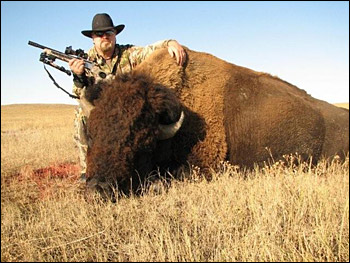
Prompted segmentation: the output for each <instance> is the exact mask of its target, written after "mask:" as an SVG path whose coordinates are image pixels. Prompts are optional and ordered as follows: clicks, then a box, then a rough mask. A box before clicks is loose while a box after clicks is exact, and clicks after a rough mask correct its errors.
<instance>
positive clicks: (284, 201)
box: [1, 105, 349, 262]
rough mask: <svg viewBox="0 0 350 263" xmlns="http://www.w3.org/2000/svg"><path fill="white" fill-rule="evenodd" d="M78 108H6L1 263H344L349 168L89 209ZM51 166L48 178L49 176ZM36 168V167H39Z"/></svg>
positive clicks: (239, 181)
mask: <svg viewBox="0 0 350 263" xmlns="http://www.w3.org/2000/svg"><path fill="white" fill-rule="evenodd" d="M73 115H74V114H73V106H68V105H12V106H5V107H4V106H1V117H2V121H1V153H2V154H1V161H2V162H1V208H2V209H1V261H337V262H341V261H346V262H348V261H349V159H348V158H347V160H346V161H345V162H344V163H339V162H337V160H336V159H335V160H333V161H331V162H326V161H322V162H321V163H320V164H319V165H318V166H317V167H311V166H310V165H308V164H307V163H303V164H301V165H300V166H298V167H295V166H293V165H292V159H295V158H297V157H296V156H286V157H285V159H286V160H285V162H284V163H275V164H272V165H267V166H266V167H261V168H258V167H257V168H256V169H255V170H253V171H250V172H240V171H238V169H237V168H236V167H234V166H232V165H230V164H228V163H222V165H221V167H220V169H219V170H218V172H217V173H215V174H214V179H213V180H212V181H210V182H208V181H205V180H204V179H202V178H201V177H200V170H199V169H198V168H193V170H192V172H191V177H190V178H189V179H186V180H185V181H182V182H180V181H173V182H172V185H171V187H170V188H169V189H168V191H163V192H161V193H159V194H154V193H153V192H147V191H145V193H144V194H143V195H141V196H140V197H135V196H132V197H130V198H120V199H119V200H118V202H117V203H116V204H113V203H101V202H99V201H98V200H93V201H90V202H87V201H86V200H85V199H84V197H83V194H82V189H83V186H82V185H80V184H79V183H78V182H77V176H78V174H79V171H78V168H77V167H78V166H77V150H76V149H75V148H74V144H73V140H72V136H73V131H72V130H73ZM45 167H46V168H45ZM40 168H43V169H40Z"/></svg>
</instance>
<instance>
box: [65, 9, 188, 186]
mask: <svg viewBox="0 0 350 263" xmlns="http://www.w3.org/2000/svg"><path fill="white" fill-rule="evenodd" d="M124 27H125V26H124V25H118V26H114V24H113V21H112V19H111V17H110V16H109V15H108V14H106V13H102V14H96V15H95V16H94V18H93V20H92V30H84V31H82V32H81V33H82V34H83V35H84V36H87V37H89V38H92V40H93V43H94V46H93V47H92V48H91V49H90V50H89V51H88V59H89V60H91V61H94V62H95V63H96V64H97V65H98V68H99V72H102V73H103V74H105V76H104V77H106V76H108V75H109V74H112V75H118V74H122V73H127V72H130V71H131V70H132V69H133V68H134V67H136V66H137V65H138V64H140V63H141V62H142V61H143V60H145V59H146V58H147V57H148V56H149V55H150V54H151V53H152V52H153V51H155V50H157V49H160V48H168V51H169V54H170V56H171V57H174V55H175V57H176V61H177V63H178V64H179V65H183V64H184V62H185V60H186V53H185V51H184V49H183V48H182V46H181V45H180V44H179V43H178V42H177V41H176V40H171V39H170V40H164V41H158V42H156V43H154V44H152V45H148V46H145V47H136V46H133V45H118V44H116V35H118V34H119V33H120V32H122V31H123V29H124ZM69 67H70V69H71V70H72V72H73V76H74V78H73V82H74V85H73V93H75V94H76V95H78V96H79V95H80V94H81V89H82V88H84V87H87V86H88V85H90V84H89V83H91V81H90V80H91V79H93V78H96V77H98V76H93V73H92V72H90V73H86V71H85V69H84V61H83V60H81V59H72V60H70V61H69ZM86 121H87V117H86V116H84V114H83V111H82V109H81V107H78V108H77V111H76V115H75V135H74V139H75V141H76V143H77V146H78V149H79V153H80V155H79V158H80V165H81V180H82V181H84V180H85V179H86V178H85V173H86V153H87V148H88V143H87V141H88V140H87V136H86Z"/></svg>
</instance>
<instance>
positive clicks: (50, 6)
mask: <svg viewBox="0 0 350 263" xmlns="http://www.w3.org/2000/svg"><path fill="white" fill-rule="evenodd" d="M96 13H109V14H110V15H111V17H112V19H113V22H114V24H125V25H126V27H125V29H124V31H123V32H122V33H121V34H120V35H118V37H117V42H118V43H121V44H135V45H140V46H144V45H148V44H151V43H154V42H156V41H158V40H162V39H176V40H178V41H179V43H181V44H183V45H185V46H187V47H189V48H190V49H193V50H196V51H202V52H206V53H210V54H213V55H214V56H216V57H218V58H221V59H223V60H225V61H228V62H230V63H233V64H236V65H239V66H243V67H247V68H250V69H253V70H256V71H261V72H267V73H270V74H272V75H274V76H278V77H280V78H281V79H283V80H286V81H288V82H290V83H292V84H294V85H296V86H297V87H299V88H301V89H304V90H306V91H307V92H308V93H309V94H311V95H312V96H313V97H315V98H318V99H321V100H325V101H327V102H330V103H336V102H349V2H348V1H339V2H336V1H335V2H333V1H332V2H331V1H325V2H323V1H322V2H243V1H242V2H220V1H219V2H211V1H209V2H207V1H205V2H204V1H203V2H200V1H199V2H198V1H196V2H192V1H186V2H185V1H178V2H177V1H174V2H173V1H161V2H153V1H134V2H123V1H112V2H103V1H98V2H97V1H92V2H87V1H85V2H78V1H77V2H76V1H70V2H60V1H47V2H37V1H26V2H23V1H15V2H12V1H11V2H10V1H1V105H6V104H19V103H63V104H76V102H75V100H73V99H71V98H69V97H68V96H67V95H66V94H65V93H63V92H62V91H61V90H59V89H57V88H56V87H55V86H54V85H53V83H52V81H51V80H50V79H49V77H48V76H47V74H46V72H45V71H44V68H43V64H42V63H41V62H39V55H40V53H41V51H42V50H41V49H37V48H34V47H32V46H29V45H28V41H29V40H31V41H34V42H38V43H40V44H42V45H45V46H49V47H51V48H53V49H56V50H60V51H62V52H64V50H65V48H66V47H67V46H73V48H74V49H77V48H82V49H84V50H85V51H87V50H88V49H89V48H90V47H91V46H92V41H91V39H89V38H87V37H84V36H83V35H82V34H81V31H82V30H86V29H91V21H92V18H93V16H94V15H95V14H96ZM59 64H60V65H63V66H66V67H67V68H68V65H67V64H66V63H59ZM48 69H49V71H50V72H51V74H52V75H53V76H54V78H55V79H56V81H57V82H58V83H59V84H60V85H61V86H62V87H63V88H65V89H67V90H68V91H71V89H72V78H71V77H69V76H67V75H65V74H64V73H61V72H60V71H57V70H55V69H53V68H51V67H48Z"/></svg>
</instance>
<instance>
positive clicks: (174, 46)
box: [168, 40, 186, 66]
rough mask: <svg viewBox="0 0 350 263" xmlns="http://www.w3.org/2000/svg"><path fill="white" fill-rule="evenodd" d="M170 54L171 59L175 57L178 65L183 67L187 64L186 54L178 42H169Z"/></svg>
mask: <svg viewBox="0 0 350 263" xmlns="http://www.w3.org/2000/svg"><path fill="white" fill-rule="evenodd" d="M168 52H169V54H170V56H171V57H174V55H175V57H176V62H177V64H179V65H181V66H182V65H183V64H184V63H185V62H186V52H185V50H184V49H183V47H182V46H181V45H180V44H179V43H178V42H177V41H176V40H171V41H169V43H168Z"/></svg>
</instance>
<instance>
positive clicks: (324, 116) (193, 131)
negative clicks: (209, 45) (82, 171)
mask: <svg viewBox="0 0 350 263" xmlns="http://www.w3.org/2000/svg"><path fill="white" fill-rule="evenodd" d="M186 52H187V61H186V64H185V65H184V66H183V67H182V66H178V65H177V64H176V61H175V60H174V59H173V58H171V57H170V56H169V54H168V53H167V50H166V49H162V50H159V51H156V52H154V53H153V54H152V55H151V56H150V57H149V58H148V59H146V60H145V61H144V62H142V63H141V64H140V65H139V66H138V67H137V68H136V69H135V70H134V71H133V72H132V73H131V74H128V75H125V76H120V77H118V78H117V79H115V80H113V81H111V82H101V83H100V84H98V85H96V87H95V88H98V90H101V92H100V96H99V97H98V98H97V99H95V100H94V101H93V104H94V109H93V110H92V111H91V114H90V118H89V121H88V132H89V138H90V147H89V150H88V156H87V173H88V177H89V180H88V185H89V186H91V187H92V188H96V189H98V190H99V191H107V190H106V189H113V188H114V187H115V188H118V189H124V190H126V189H133V190H135V189H137V187H138V185H139V183H140V182H142V180H143V179H144V178H145V177H146V176H147V175H149V174H150V172H151V171H154V170H162V171H163V170H168V171H171V172H173V171H176V169H178V168H180V167H182V166H184V165H187V164H191V165H195V166H198V167H201V168H203V169H204V170H205V169H209V168H215V167H216V165H217V164H218V163H219V162H220V161H223V160H228V161H230V162H231V163H232V164H235V165H239V166H241V167H253V165H254V164H256V163H261V162H264V161H268V160H269V158H271V155H272V156H273V158H274V159H275V160H277V159H279V158H282V157H283V155H285V154H290V153H296V152H297V153H298V154H299V155H301V156H302V157H304V158H308V157H310V156H312V159H313V161H314V162H317V161H318V160H319V159H320V158H322V157H328V156H333V155H335V154H338V155H341V156H343V157H344V155H345V154H346V153H347V152H348V151H349V111H348V110H347V109H343V108H338V107H336V106H333V105H331V104H329V103H327V102H325V101H321V100H318V99H315V98H313V97H312V96H310V95H309V94H307V93H306V92H305V91H304V90H301V89H299V88H297V87H296V86H294V85H291V84H290V83H288V82H286V81H283V80H281V79H279V78H277V77H274V76H271V75H269V74H266V73H261V72H256V71H253V70H250V69H247V68H244V67H240V66H237V65H234V64H231V63H228V62H225V61H223V60H221V59H219V58H216V57H214V56H212V55H210V54H206V53H202V52H196V51H192V50H189V49H186ZM181 111H183V112H184V116H185V118H184V121H183V123H182V126H181V128H180V129H179V131H178V132H177V133H176V134H175V136H174V137H172V138H169V139H167V140H159V129H158V125H159V124H170V123H172V122H176V121H177V120H178V119H179V116H180V114H181ZM267 149H269V150H267Z"/></svg>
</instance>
